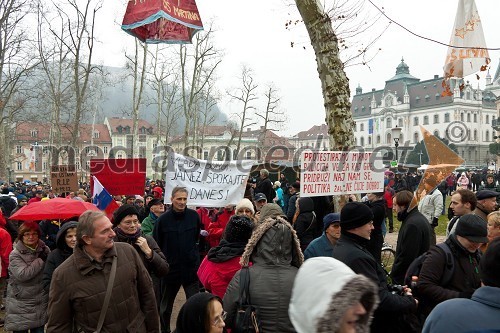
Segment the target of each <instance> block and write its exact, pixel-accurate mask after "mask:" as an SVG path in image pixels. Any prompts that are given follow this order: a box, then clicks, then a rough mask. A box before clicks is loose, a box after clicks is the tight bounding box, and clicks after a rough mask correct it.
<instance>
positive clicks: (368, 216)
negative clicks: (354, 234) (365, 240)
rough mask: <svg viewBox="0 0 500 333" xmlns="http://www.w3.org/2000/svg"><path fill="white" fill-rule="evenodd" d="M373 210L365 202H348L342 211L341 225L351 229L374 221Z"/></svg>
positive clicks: (343, 227) (345, 228)
mask: <svg viewBox="0 0 500 333" xmlns="http://www.w3.org/2000/svg"><path fill="white" fill-rule="evenodd" d="M373 218H374V217H373V212H372V210H371V209H370V207H368V206H367V205H365V204H364V203H361V202H348V203H347V204H346V205H345V206H344V208H342V210H341V211H340V227H341V228H342V230H351V229H355V228H358V227H361V226H363V225H365V224H367V223H369V222H370V221H373Z"/></svg>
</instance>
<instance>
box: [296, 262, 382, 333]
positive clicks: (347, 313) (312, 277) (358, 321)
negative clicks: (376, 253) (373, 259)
mask: <svg viewBox="0 0 500 333" xmlns="http://www.w3.org/2000/svg"><path fill="white" fill-rule="evenodd" d="M377 304H378V288H377V286H376V285H375V283H373V281H370V279H368V278H367V277H365V276H363V275H361V274H355V273H354V272H353V271H352V270H351V269H350V268H349V267H347V266H346V265H345V264H344V263H342V262H340V261H338V260H336V259H333V258H331V257H330V258H327V257H318V258H312V259H309V260H306V262H304V264H303V265H302V266H301V267H300V269H299V271H298V273H297V276H296V277H295V281H294V283H293V289H292V297H291V299H290V307H289V309H288V313H289V314H290V320H291V321H292V323H293V326H294V327H295V330H296V331H297V333H348V332H350V333H368V332H370V321H371V316H372V315H373V312H374V311H375V308H376V307H377Z"/></svg>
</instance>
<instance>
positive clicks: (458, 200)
mask: <svg viewBox="0 0 500 333" xmlns="http://www.w3.org/2000/svg"><path fill="white" fill-rule="evenodd" d="M476 205H477V198H476V195H475V194H474V192H472V191H471V190H467V189H458V190H457V191H456V192H455V193H453V195H452V196H451V202H450V208H451V210H452V211H453V215H454V216H453V218H452V219H451V220H450V221H449V222H448V225H447V226H446V238H448V237H449V236H450V234H452V233H454V232H455V228H456V227H457V224H458V221H459V220H460V217H461V216H463V215H466V214H471V213H472V212H473V211H474V209H476Z"/></svg>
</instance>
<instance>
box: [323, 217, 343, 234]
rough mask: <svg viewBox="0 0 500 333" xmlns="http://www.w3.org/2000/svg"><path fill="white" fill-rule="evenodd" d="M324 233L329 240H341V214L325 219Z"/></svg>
mask: <svg viewBox="0 0 500 333" xmlns="http://www.w3.org/2000/svg"><path fill="white" fill-rule="evenodd" d="M323 231H324V232H325V234H326V235H327V237H328V238H331V239H339V238H340V214H339V213H330V214H326V215H325V217H323Z"/></svg>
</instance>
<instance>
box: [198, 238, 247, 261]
mask: <svg viewBox="0 0 500 333" xmlns="http://www.w3.org/2000/svg"><path fill="white" fill-rule="evenodd" d="M246 245H247V243H246V242H234V243H229V242H228V241H227V240H225V239H221V241H220V243H219V245H218V246H216V247H213V248H211V249H210V251H208V254H207V258H208V260H210V261H211V262H224V261H228V260H231V259H233V258H236V257H241V255H242V254H243V252H244V251H245V246H246Z"/></svg>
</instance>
